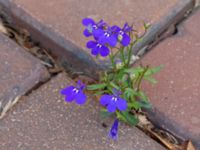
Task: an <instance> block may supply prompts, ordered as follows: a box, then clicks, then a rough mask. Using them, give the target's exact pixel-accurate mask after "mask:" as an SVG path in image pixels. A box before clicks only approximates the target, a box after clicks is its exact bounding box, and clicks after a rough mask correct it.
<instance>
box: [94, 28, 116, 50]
mask: <svg viewBox="0 0 200 150" xmlns="http://www.w3.org/2000/svg"><path fill="white" fill-rule="evenodd" d="M98 36H99V39H98V42H99V43H100V44H103V45H104V44H109V45H110V46H112V47H115V46H116V44H117V38H116V36H114V35H113V30H112V29H111V28H110V27H108V29H107V30H106V31H104V32H101V31H100V29H99V30H98Z"/></svg>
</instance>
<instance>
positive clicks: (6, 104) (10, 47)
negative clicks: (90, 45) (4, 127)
mask: <svg viewBox="0 0 200 150" xmlns="http://www.w3.org/2000/svg"><path fill="white" fill-rule="evenodd" d="M0 52H1V55H0V91H1V92H0V118H2V117H3V116H4V115H5V112H6V111H7V110H8V109H9V108H10V107H11V106H12V105H13V104H14V103H16V102H17V100H18V98H19V97H20V96H22V95H23V94H25V93H26V92H27V91H29V90H30V89H32V88H33V87H34V86H36V85H37V84H38V83H39V82H42V81H45V80H46V79H47V78H48V77H49V74H48V72H47V70H46V69H45V67H44V66H42V65H41V64H40V61H39V60H37V59H35V58H34V57H33V56H31V55H30V54H29V53H27V52H25V50H24V49H22V48H21V47H19V46H18V45H17V44H16V43H14V42H13V41H11V40H10V39H9V38H8V37H6V36H5V35H3V34H1V33H0Z"/></svg>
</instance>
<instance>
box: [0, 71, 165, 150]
mask: <svg viewBox="0 0 200 150" xmlns="http://www.w3.org/2000/svg"><path fill="white" fill-rule="evenodd" d="M72 84H73V82H72V80H70V79H69V78H68V77H67V76H66V75H65V74H59V75H58V76H56V77H55V78H53V79H52V80H51V81H50V82H48V83H46V84H44V85H43V86H41V87H40V88H39V89H37V90H36V91H34V92H32V93H31V94H30V95H29V96H28V97H24V98H23V99H22V101H24V102H23V103H20V104H19V105H17V106H16V109H14V110H13V111H12V112H10V113H9V114H8V115H7V117H5V118H4V119H3V120H2V121H1V122H0V145H1V146H0V149H1V150H5V149H6V150H18V149H30V150H32V149H34V150H35V149H51V150H52V149H69V150H79V149H81V150H91V149H92V150H111V149H115V150H123V149H124V150H147V149H148V150H164V148H163V147H161V146H160V145H159V144H157V143H156V142H155V141H153V140H152V139H151V138H149V137H147V136H146V135H145V134H144V133H143V132H141V131H140V130H138V129H137V128H135V127H132V128H131V127H129V126H126V125H124V124H120V126H119V129H120V131H119V139H118V141H116V142H114V141H112V140H109V139H108V138H107V132H108V130H109V128H110V126H111V124H108V126H109V128H104V127H102V125H101V124H102V120H101V119H100V116H99V109H100V107H99V106H100V105H99V104H98V103H97V101H95V100H92V99H90V100H88V101H87V104H85V105H84V106H78V105H77V104H75V103H65V102H64V97H63V96H61V95H60V93H59V91H60V90H61V89H62V88H64V87H65V86H68V85H72ZM110 123H111V122H110Z"/></svg>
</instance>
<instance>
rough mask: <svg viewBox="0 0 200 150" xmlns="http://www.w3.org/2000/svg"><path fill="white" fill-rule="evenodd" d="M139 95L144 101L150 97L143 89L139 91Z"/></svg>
mask: <svg viewBox="0 0 200 150" xmlns="http://www.w3.org/2000/svg"><path fill="white" fill-rule="evenodd" d="M137 96H139V97H140V98H141V99H142V100H143V101H148V97H147V96H146V94H144V92H142V91H138V92H137Z"/></svg>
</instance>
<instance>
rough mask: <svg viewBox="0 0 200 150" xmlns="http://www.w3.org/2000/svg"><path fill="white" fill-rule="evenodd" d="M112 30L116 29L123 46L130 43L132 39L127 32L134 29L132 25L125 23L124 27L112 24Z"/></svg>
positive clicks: (117, 36)
mask: <svg viewBox="0 0 200 150" xmlns="http://www.w3.org/2000/svg"><path fill="white" fill-rule="evenodd" d="M112 30H114V32H115V36H116V38H117V39H118V40H119V41H120V43H121V44H122V45H123V46H127V45H129V43H130V40H131V39H130V37H129V35H128V34H127V33H128V32H131V31H132V27H130V26H129V25H128V24H127V23H125V24H124V27H123V28H122V29H121V28H120V27H118V26H112Z"/></svg>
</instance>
